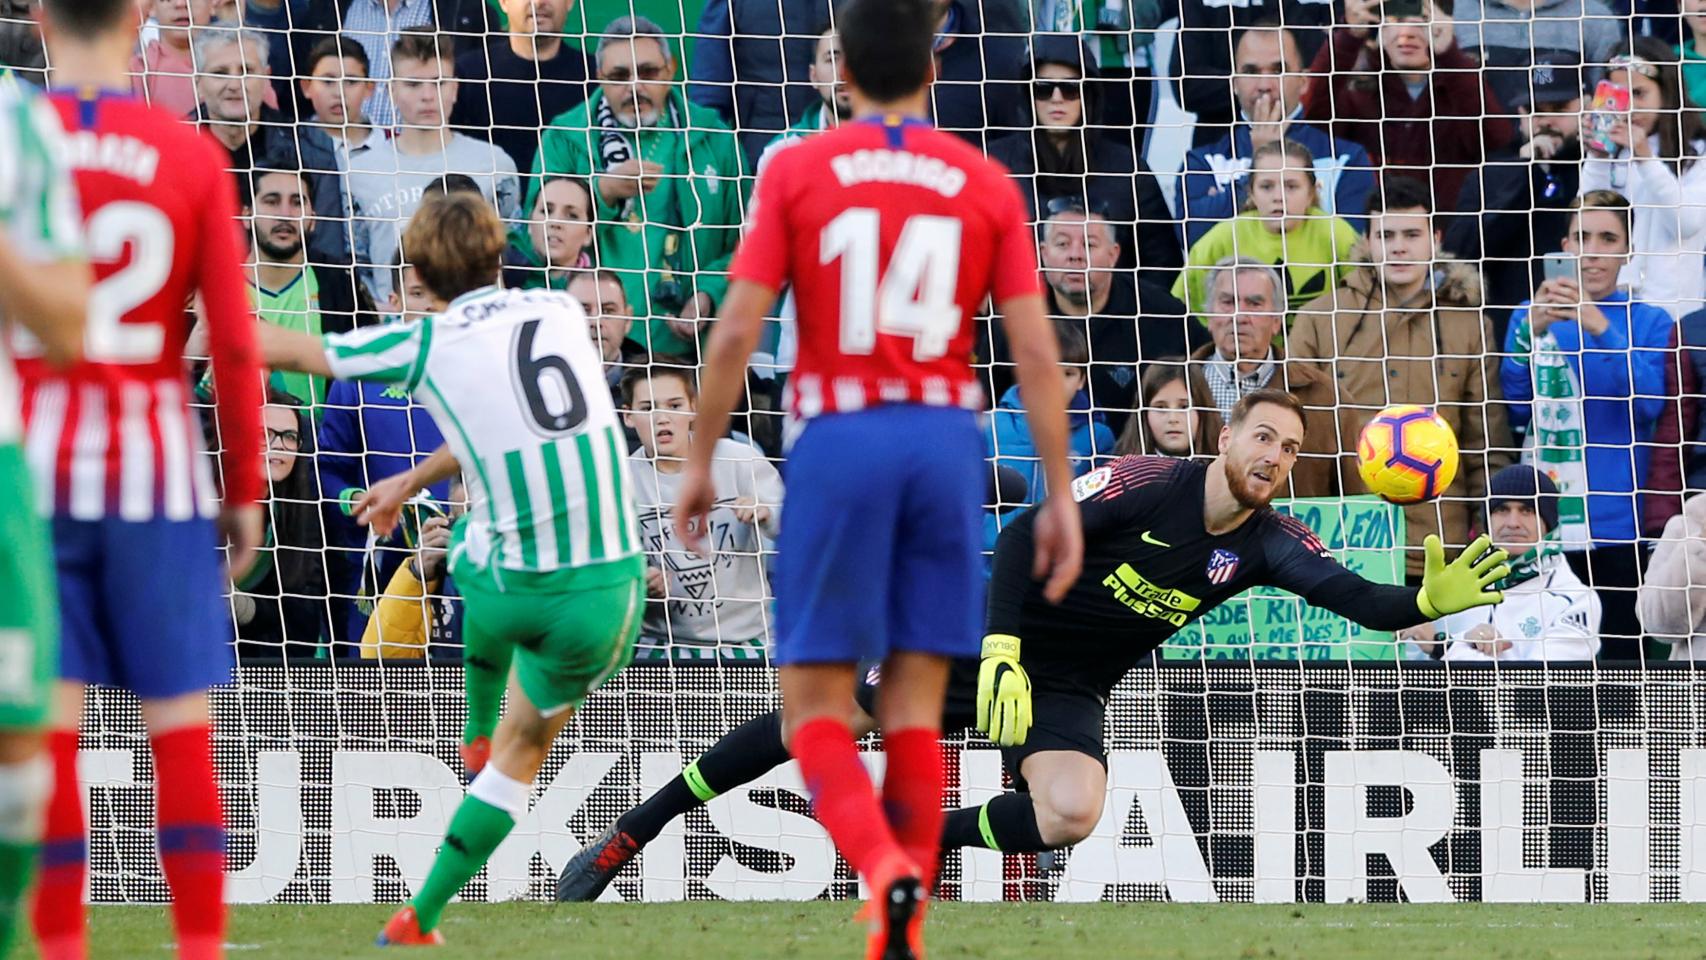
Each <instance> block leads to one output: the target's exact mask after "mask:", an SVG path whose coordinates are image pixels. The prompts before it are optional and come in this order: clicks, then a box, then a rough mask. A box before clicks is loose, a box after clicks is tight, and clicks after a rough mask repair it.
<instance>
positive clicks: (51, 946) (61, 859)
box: [31, 730, 89, 960]
mask: <svg viewBox="0 0 1706 960" xmlns="http://www.w3.org/2000/svg"><path fill="white" fill-rule="evenodd" d="M47 747H48V753H49V755H50V756H51V757H52V758H53V795H52V797H51V798H50V799H49V800H48V804H47V825H46V828H45V830H44V831H43V834H42V850H41V877H40V879H39V880H38V882H37V885H36V895H35V903H34V905H33V909H32V918H31V919H32V921H33V922H34V924H35V928H36V939H37V940H38V941H40V943H41V955H42V960H83V958H84V957H86V956H88V953H89V941H88V933H87V928H86V927H85V925H84V921H83V883H84V879H85V878H86V877H87V876H88V873H89V842H88V840H87V839H86V838H85V836H84V833H83V791H82V789H81V787H80V786H79V785H78V782H77V731H75V730H55V731H53V732H51V733H49V734H48V738H47Z"/></svg>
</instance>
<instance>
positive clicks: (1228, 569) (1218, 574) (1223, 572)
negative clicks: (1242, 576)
mask: <svg viewBox="0 0 1706 960" xmlns="http://www.w3.org/2000/svg"><path fill="white" fill-rule="evenodd" d="M1237 572H1238V554H1236V553H1233V552H1232V551H1231V550H1216V551H1214V552H1213V553H1211V554H1209V557H1208V571H1207V573H1208V579H1209V582H1210V583H1213V584H1222V583H1225V582H1226V581H1228V580H1231V579H1232V575H1233V574H1235V573H1237Z"/></svg>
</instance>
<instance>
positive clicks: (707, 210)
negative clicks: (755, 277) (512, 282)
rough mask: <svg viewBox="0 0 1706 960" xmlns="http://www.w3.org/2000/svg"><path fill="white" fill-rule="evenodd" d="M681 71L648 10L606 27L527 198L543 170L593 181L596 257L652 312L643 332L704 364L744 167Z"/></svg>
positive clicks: (737, 218)
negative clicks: (590, 73) (594, 74)
mask: <svg viewBox="0 0 1706 960" xmlns="http://www.w3.org/2000/svg"><path fill="white" fill-rule="evenodd" d="M675 77H676V61H675V56H674V54H673V53H672V52H671V50H670V41H669V38H667V37H666V36H664V32H663V28H662V27H659V26H658V25H657V24H655V23H653V22H652V21H650V20H647V19H646V18H645V17H641V16H633V17H620V18H618V19H617V20H615V21H613V22H611V23H610V25H609V26H606V27H605V28H604V30H603V31H602V33H601V35H600V36H599V39H598V80H599V86H598V89H597V90H595V91H593V93H592V95H591V96H590V97H588V98H587V101H586V103H583V104H581V105H580V106H578V107H576V108H574V109H573V110H570V111H569V112H567V113H565V114H563V115H561V116H559V117H557V118H556V119H554V120H552V121H551V122H550V124H549V125H547V126H546V128H545V130H544V132H543V134H542V135H541V136H540V139H539V154H538V155H537V156H536V157H534V160H533V173H534V174H535V176H534V177H533V178H532V185H531V186H530V187H529V188H528V197H527V203H526V204H525V205H524V207H525V208H526V209H532V207H533V198H534V195H535V194H536V193H537V192H538V189H539V186H538V185H539V182H540V181H541V180H543V179H548V178H550V177H562V176H569V177H587V178H589V179H591V181H592V185H593V205H594V207H596V210H595V211H594V213H595V216H594V217H593V219H594V220H595V221H596V222H597V224H598V227H597V247H598V263H599V266H601V267H607V268H609V269H611V270H614V271H616V273H617V274H618V275H620V276H621V277H622V285H623V287H624V288H626V289H627V291H628V302H629V303H631V304H633V305H634V308H635V313H636V314H637V315H642V316H644V317H645V318H646V319H645V321H644V322H643V323H639V324H636V325H635V329H634V339H636V340H638V341H640V342H641V343H642V344H644V345H645V346H646V348H647V349H648V350H650V351H651V352H653V353H669V354H680V355H683V356H686V357H689V358H691V359H693V360H694V361H695V362H698V360H699V343H700V338H701V336H702V335H703V334H704V333H705V331H706V330H707V329H708V328H709V325H710V322H711V319H712V318H713V317H714V316H716V311H717V306H718V304H719V303H720V301H721V300H722V296H723V293H724V292H725V291H726V290H727V289H728V285H729V280H728V271H729V261H730V259H731V258H732V257H733V256H734V251H735V244H736V241H738V240H739V239H740V224H741V208H742V200H743V192H742V191H743V189H744V187H743V185H742V182H741V174H742V172H743V167H742V164H741V153H740V146H739V145H738V143H737V142H736V140H735V135H734V134H733V133H731V132H730V131H729V128H728V127H727V126H725V125H724V124H723V121H722V119H721V118H719V117H718V116H717V114H716V113H715V111H713V110H711V109H709V108H707V107H701V106H699V105H698V104H695V103H690V102H688V100H687V99H686V98H685V97H683V96H682V95H681V91H680V89H679V85H678V83H677V81H676V79H675ZM642 305H647V308H646V309H643V310H642Z"/></svg>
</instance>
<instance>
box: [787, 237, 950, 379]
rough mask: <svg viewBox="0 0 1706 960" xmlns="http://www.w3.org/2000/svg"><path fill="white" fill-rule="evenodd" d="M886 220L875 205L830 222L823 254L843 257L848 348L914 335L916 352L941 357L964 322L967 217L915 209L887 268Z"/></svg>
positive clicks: (865, 348)
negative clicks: (883, 260)
mask: <svg viewBox="0 0 1706 960" xmlns="http://www.w3.org/2000/svg"><path fill="white" fill-rule="evenodd" d="M881 228H882V224H881V221H880V219H879V214H878V212H877V211H876V210H874V209H871V208H870V207H850V208H848V209H847V210H845V211H843V212H842V213H841V214H840V215H839V216H837V217H836V218H835V219H834V220H831V221H830V222H829V224H828V225H827V226H825V227H824V228H823V234H822V237H821V240H820V243H819V246H818V262H819V263H822V264H825V265H828V264H831V263H834V262H835V261H836V260H838V259H839V260H840V261H841V351H842V352H843V353H846V354H849V355H856V356H863V355H866V354H870V353H872V352H873V351H874V350H875V349H876V346H877V334H879V333H885V334H888V335H890V336H895V337H910V338H912V344H913V345H912V356H913V359H915V360H921V361H923V360H934V359H937V358H938V357H941V356H943V355H944V354H946V353H947V352H948V344H949V343H950V342H951V341H952V340H953V339H954V336H955V334H957V333H958V332H959V329H960V320H961V314H960V307H959V304H957V303H955V302H954V298H955V294H956V292H957V290H956V288H957V286H958V284H959V276H960V233H961V224H960V221H959V219H958V218H956V217H940V216H933V215H930V214H916V215H913V216H910V217H907V218H906V222H905V223H904V224H903V225H902V226H901V230H900V238H899V239H898V240H897V241H896V242H895V247H894V253H893V254H891V255H890V257H889V262H888V269H887V270H883V271H881V275H880V276H879V275H878V274H879V266H878V261H879V259H880V256H881V238H882V233H881Z"/></svg>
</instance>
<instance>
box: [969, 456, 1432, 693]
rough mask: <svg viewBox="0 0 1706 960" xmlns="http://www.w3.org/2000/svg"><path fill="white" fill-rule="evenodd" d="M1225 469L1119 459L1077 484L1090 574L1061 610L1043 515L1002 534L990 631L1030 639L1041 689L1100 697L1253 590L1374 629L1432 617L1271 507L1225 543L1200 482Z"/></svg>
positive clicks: (1025, 653)
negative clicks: (1044, 574) (1041, 559)
mask: <svg viewBox="0 0 1706 960" xmlns="http://www.w3.org/2000/svg"><path fill="white" fill-rule="evenodd" d="M1211 468H1212V469H1220V468H1219V466H1217V465H1214V464H1208V463H1199V462H1194V461H1189V460H1178V459H1173V458H1169V457H1123V458H1121V459H1119V460H1116V461H1114V462H1113V463H1112V464H1110V465H1108V466H1105V467H1101V468H1099V469H1097V470H1093V471H1091V472H1090V473H1088V474H1085V475H1084V476H1082V477H1080V478H1078V480H1077V482H1075V483H1074V484H1073V495H1074V498H1075V499H1077V500H1078V503H1079V508H1080V510H1081V511H1082V513H1083V518H1084V571H1083V573H1082V574H1081V575H1080V576H1079V578H1078V581H1077V582H1076V583H1075V584H1073V586H1072V590H1071V592H1070V593H1068V594H1067V597H1066V599H1065V600H1063V601H1061V603H1060V604H1059V605H1053V604H1050V603H1049V602H1048V601H1047V600H1046V599H1044V598H1043V595H1042V585H1041V584H1040V583H1039V582H1037V581H1035V580H1033V579H1032V578H1031V559H1032V547H1033V540H1032V533H1031V529H1032V526H1033V524H1034V522H1035V510H1034V509H1033V510H1030V511H1026V512H1025V513H1024V514H1022V515H1020V516H1019V517H1018V518H1016V520H1015V521H1014V522H1012V523H1010V524H1009V525H1008V526H1007V528H1006V529H1005V530H1003V531H1002V533H1001V537H1000V539H999V541H998V542H997V543H996V547H995V564H994V571H993V574H992V576H991V579H990V583H989V622H988V632H990V633H1006V634H1012V635H1013V636H1016V637H1019V638H1020V639H1021V641H1022V646H1021V662H1023V663H1024V665H1025V668H1026V670H1027V671H1029V672H1030V674H1031V678H1032V680H1033V681H1034V682H1036V683H1038V684H1045V685H1046V684H1051V683H1052V684H1060V683H1065V684H1071V685H1088V686H1091V687H1094V688H1096V689H1097V690H1098V691H1099V692H1100V693H1101V694H1102V695H1103V696H1105V695H1106V692H1107V691H1108V690H1110V689H1112V687H1113V685H1114V684H1115V683H1117V682H1118V681H1119V679H1120V677H1121V676H1123V675H1124V674H1125V673H1126V671H1127V670H1129V669H1131V667H1132V666H1133V665H1134V664H1136V663H1137V661H1138V660H1140V659H1142V658H1143V657H1144V656H1145V655H1147V654H1148V653H1149V652H1150V651H1152V650H1154V649H1155V648H1156V647H1158V646H1160V645H1161V644H1162V642H1163V641H1165V640H1166V639H1167V638H1168V637H1170V636H1172V635H1173V633H1174V631H1176V630H1178V629H1179V628H1180V627H1183V626H1184V625H1186V624H1188V623H1190V622H1191V621H1193V620H1196V619H1197V618H1198V617H1201V616H1202V615H1203V614H1205V613H1207V612H1208V611H1209V610H1210V609H1212V608H1213V607H1214V606H1215V605H1217V604H1219V603H1221V602H1222V601H1224V600H1226V599H1227V598H1228V597H1231V596H1233V595H1235V594H1238V593H1242V592H1243V591H1245V590H1248V589H1249V588H1251V587H1255V586H1274V587H1279V588H1281V589H1284V590H1289V591H1291V592H1292V593H1295V594H1297V595H1299V596H1301V597H1303V599H1304V600H1306V601H1308V602H1309V603H1310V604H1312V605H1315V606H1318V607H1324V608H1326V609H1328V610H1331V611H1333V612H1334V613H1337V614H1339V615H1341V616H1343V617H1346V618H1348V619H1350V620H1354V621H1356V622H1358V623H1361V624H1362V625H1364V626H1366V627H1369V628H1371V629H1375V630H1398V629H1402V628H1404V627H1408V626H1413V625H1415V624H1417V623H1420V622H1422V621H1423V620H1425V619H1427V618H1426V617H1424V616H1423V615H1422V613H1421V612H1420V610H1419V609H1418V607H1417V605H1416V594H1417V591H1416V589H1415V588H1412V587H1396V586H1389V585H1384V584H1376V583H1373V582H1371V581H1368V580H1365V579H1363V578H1362V577H1360V576H1358V575H1356V574H1354V573H1352V572H1350V571H1349V570H1347V569H1345V568H1344V567H1343V566H1342V565H1340V564H1339V562H1338V561H1336V560H1334V559H1333V558H1332V556H1331V554H1329V553H1328V551H1327V548H1326V546H1325V545H1324V544H1323V543H1322V542H1321V539H1320V538H1319V537H1317V536H1316V535H1315V532H1314V531H1312V530H1310V529H1309V527H1308V526H1306V525H1305V524H1303V523H1302V522H1301V521H1299V520H1296V519H1294V518H1292V517H1289V516H1285V515H1284V514H1280V513H1276V512H1275V511H1274V510H1272V509H1262V510H1258V511H1256V512H1255V513H1254V514H1252V515H1251V516H1250V517H1249V518H1248V519H1247V520H1245V521H1244V523H1243V524H1241V525H1240V526H1238V527H1237V528H1236V529H1233V530H1231V531H1228V532H1227V533H1223V534H1220V535H1218V536H1216V535H1211V534H1209V532H1208V531H1207V529H1205V527H1204V525H1203V496H1204V480H1205V478H1206V477H1207V472H1208V470H1209V469H1211Z"/></svg>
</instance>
